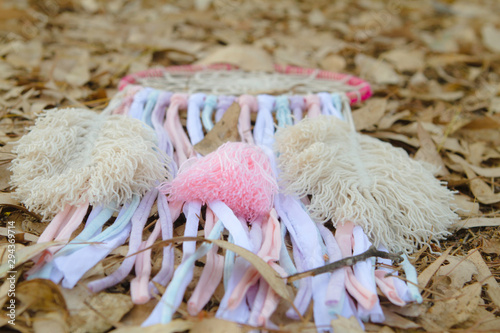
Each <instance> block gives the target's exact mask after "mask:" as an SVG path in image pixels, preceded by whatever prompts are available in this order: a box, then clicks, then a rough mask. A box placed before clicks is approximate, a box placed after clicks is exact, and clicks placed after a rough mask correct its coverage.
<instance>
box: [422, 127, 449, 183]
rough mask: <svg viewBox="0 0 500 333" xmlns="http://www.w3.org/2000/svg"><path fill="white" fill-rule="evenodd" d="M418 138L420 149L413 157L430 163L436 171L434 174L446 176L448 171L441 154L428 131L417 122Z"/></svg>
mask: <svg viewBox="0 0 500 333" xmlns="http://www.w3.org/2000/svg"><path fill="white" fill-rule="evenodd" d="M417 134H418V140H419V141H420V149H419V150H418V151H417V153H416V154H415V159H416V160H419V161H424V162H427V163H429V164H432V165H433V166H435V167H436V169H437V171H436V172H435V173H434V175H435V176H448V175H449V174H450V173H449V171H448V170H447V169H446V166H445V165H444V162H443V160H442V159H441V156H440V155H439V153H438V151H437V148H436V145H435V144H434V141H432V138H431V136H430V135H429V133H428V132H427V131H426V130H425V129H424V128H423V127H422V124H421V123H420V122H419V123H418V127H417Z"/></svg>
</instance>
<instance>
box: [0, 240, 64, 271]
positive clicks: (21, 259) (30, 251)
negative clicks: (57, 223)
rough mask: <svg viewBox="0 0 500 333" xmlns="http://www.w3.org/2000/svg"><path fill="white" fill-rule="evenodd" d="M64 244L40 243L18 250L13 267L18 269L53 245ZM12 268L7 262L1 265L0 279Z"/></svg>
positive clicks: (59, 243)
mask: <svg viewBox="0 0 500 333" xmlns="http://www.w3.org/2000/svg"><path fill="white" fill-rule="evenodd" d="M61 244H64V242H46V243H40V244H34V245H30V246H26V247H23V248H22V249H20V250H16V260H15V267H18V266H20V265H22V264H24V263H25V262H27V261H28V260H30V259H32V258H34V257H36V256H37V255H39V254H40V253H42V252H43V251H45V250H46V249H47V248H49V247H51V246H54V245H61ZM15 267H14V268H15ZM12 269H13V268H12V267H11V266H10V265H9V263H8V262H5V263H3V264H2V265H1V266H0V278H2V277H4V276H5V274H7V272H8V271H10V270H12Z"/></svg>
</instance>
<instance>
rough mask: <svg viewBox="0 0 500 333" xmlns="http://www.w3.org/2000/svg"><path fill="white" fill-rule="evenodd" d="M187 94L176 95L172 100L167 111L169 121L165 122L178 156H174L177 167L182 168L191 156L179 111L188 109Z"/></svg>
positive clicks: (189, 145)
mask: <svg viewBox="0 0 500 333" xmlns="http://www.w3.org/2000/svg"><path fill="white" fill-rule="evenodd" d="M187 97H188V96H187V94H174V95H172V98H171V99H170V106H169V107H168V110H167V119H166V121H165V125H164V126H165V130H166V131H167V133H168V134H169V136H170V140H172V144H173V146H174V148H175V153H176V155H175V156H174V157H175V159H176V162H177V165H178V166H180V165H181V164H182V163H184V162H185V161H186V160H187V159H188V157H189V156H190V155H191V153H190V147H191V144H190V142H189V138H188V137H187V135H186V133H185V132H184V131H183V130H182V124H181V120H180V118H179V109H185V108H186V107H187Z"/></svg>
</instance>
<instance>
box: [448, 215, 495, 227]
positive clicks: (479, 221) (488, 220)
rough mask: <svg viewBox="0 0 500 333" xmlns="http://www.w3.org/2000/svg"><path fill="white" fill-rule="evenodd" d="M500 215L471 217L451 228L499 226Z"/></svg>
mask: <svg viewBox="0 0 500 333" xmlns="http://www.w3.org/2000/svg"><path fill="white" fill-rule="evenodd" d="M498 226H500V217H471V218H468V219H465V220H462V221H459V222H457V223H455V224H453V225H452V226H451V227H450V229H452V230H458V229H470V228H477V227H498Z"/></svg>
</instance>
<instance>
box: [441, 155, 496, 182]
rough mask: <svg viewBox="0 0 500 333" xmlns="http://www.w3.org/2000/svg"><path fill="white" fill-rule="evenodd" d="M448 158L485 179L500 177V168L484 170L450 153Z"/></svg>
mask: <svg viewBox="0 0 500 333" xmlns="http://www.w3.org/2000/svg"><path fill="white" fill-rule="evenodd" d="M448 157H449V158H450V159H451V160H452V161H453V162H455V163H457V164H460V165H462V166H467V167H469V168H470V169H471V170H472V171H474V172H475V173H476V174H478V175H480V176H483V177H488V178H496V177H500V167H496V168H483V167H480V166H477V165H473V164H471V163H469V162H467V161H466V160H464V159H463V158H462V157H460V156H458V155H456V154H451V153H448Z"/></svg>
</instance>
